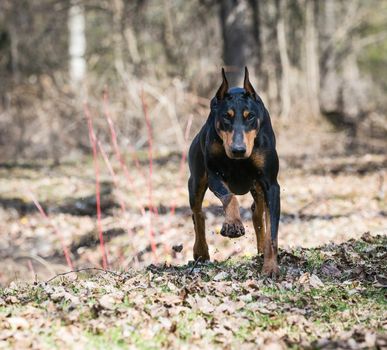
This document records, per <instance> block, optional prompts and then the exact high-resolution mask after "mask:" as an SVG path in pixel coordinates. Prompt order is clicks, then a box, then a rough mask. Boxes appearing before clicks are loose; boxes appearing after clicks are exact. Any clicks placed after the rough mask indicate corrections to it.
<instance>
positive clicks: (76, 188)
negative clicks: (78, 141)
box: [0, 133, 387, 349]
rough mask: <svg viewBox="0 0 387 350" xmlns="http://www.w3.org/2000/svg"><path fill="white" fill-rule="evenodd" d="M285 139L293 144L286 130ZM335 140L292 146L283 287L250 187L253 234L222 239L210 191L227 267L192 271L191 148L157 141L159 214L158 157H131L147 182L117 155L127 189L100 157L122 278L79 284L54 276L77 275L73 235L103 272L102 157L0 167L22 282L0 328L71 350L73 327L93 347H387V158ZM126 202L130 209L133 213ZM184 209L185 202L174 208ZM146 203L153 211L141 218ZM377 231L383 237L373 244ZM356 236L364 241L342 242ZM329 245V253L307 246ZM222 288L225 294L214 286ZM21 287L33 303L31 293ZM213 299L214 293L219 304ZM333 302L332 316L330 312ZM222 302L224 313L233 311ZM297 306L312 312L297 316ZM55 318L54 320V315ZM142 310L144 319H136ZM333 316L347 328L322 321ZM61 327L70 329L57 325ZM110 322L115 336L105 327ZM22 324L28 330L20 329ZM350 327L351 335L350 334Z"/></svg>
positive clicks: (284, 150)
mask: <svg viewBox="0 0 387 350" xmlns="http://www.w3.org/2000/svg"><path fill="white" fill-rule="evenodd" d="M279 134H280V135H279V137H280V138H281V137H282V138H283V139H284V138H285V136H286V134H285V135H283V134H282V135H281V133H279ZM277 136H278V135H277ZM310 137H311V139H312V138H313V135H311V136H310ZM330 137H331V139H327V140H325V141H324V143H323V144H322V145H321V144H318V145H316V144H313V142H311V143H310V144H309V143H307V142H306V143H305V145H306V144H307V146H300V147H298V148H294V147H293V148H291V147H287V144H286V142H284V141H280V143H279V153H280V160H281V171H280V178H279V182H280V185H281V196H282V214H281V223H280V231H279V246H280V248H281V255H280V264H281V271H282V274H281V276H282V277H280V279H279V281H277V282H275V283H274V282H270V281H269V282H267V281H264V280H262V279H261V277H260V275H259V271H260V266H261V263H262V261H261V260H262V258H261V257H256V243H255V234H254V231H253V225H252V222H251V212H250V206H251V203H252V199H251V198H250V196H249V195H246V196H242V197H240V203H241V213H242V218H243V221H244V224H245V228H246V231H247V232H246V235H245V236H244V237H241V238H239V239H236V240H230V239H226V238H224V237H222V236H220V235H219V231H220V228H221V225H222V221H223V213H222V209H221V208H220V206H219V201H218V200H217V199H216V198H215V197H214V195H212V193H210V192H207V194H206V198H205V201H204V207H205V213H206V217H207V221H206V232H207V238H208V243H209V246H210V255H211V258H212V260H213V261H214V263H212V264H210V265H206V266H202V265H197V266H196V267H195V266H193V265H192V262H191V263H190V265H186V264H187V263H188V262H189V261H190V260H192V246H193V239H194V233H193V225H192V220H191V213H190V209H189V207H188V194H187V190H186V181H187V177H188V174H187V171H188V170H187V167H185V168H184V169H185V170H184V171H183V172H182V173H181V172H180V170H179V166H180V165H179V164H180V160H181V156H180V154H179V153H176V154H175V153H169V154H161V153H160V152H158V151H157V149H155V156H154V167H153V174H152V192H153V196H152V197H153V198H152V205H153V206H154V207H155V208H157V213H156V211H155V213H152V214H151V213H150V211H149V196H148V192H149V182H148V180H147V175H148V160H147V153H146V152H144V154H142V153H139V154H138V157H139V159H140V163H141V168H136V167H135V166H134V165H133V164H132V163H131V161H130V159H131V157H130V155H128V156H127V164H128V165H129V170H130V174H131V176H132V177H133V182H134V190H133V189H132V190H131V189H130V186H129V185H128V183H127V182H126V180H125V177H124V176H123V174H122V172H121V171H120V167H119V165H118V162H113V164H114V168H115V170H116V172H117V174H119V178H118V186H117V187H116V186H114V183H113V181H112V178H111V176H110V175H109V173H108V171H107V170H106V168H105V165H104V163H103V160H102V159H100V160H99V164H100V169H101V192H102V226H103V231H104V238H105V245H106V250H107V256H108V263H109V269H110V270H112V271H116V272H117V273H119V276H118V275H117V276H116V275H111V274H107V275H105V274H103V273H102V275H100V274H99V275H94V277H89V278H85V276H83V277H78V278H77V277H76V275H75V274H74V275H70V277H69V279H68V278H66V277H65V278H64V279H62V278H58V279H55V280H54V281H53V282H50V283H49V284H48V285H47V284H44V283H43V284H42V283H41V281H44V280H48V279H50V278H51V277H53V276H55V275H56V274H58V273H61V272H65V271H68V270H69V268H68V267H67V266H66V261H65V258H64V254H63V251H62V246H61V237H63V240H64V243H65V245H66V246H67V247H68V248H69V250H70V252H71V258H72V260H73V262H74V265H75V268H77V269H79V268H87V267H97V268H99V267H101V251H100V246H99V241H98V231H97V224H96V223H97V221H96V209H95V202H96V199H95V174H94V168H93V160H92V158H91V157H83V158H82V159H78V160H76V161H66V162H63V163H62V164H60V165H53V166H51V165H50V164H48V163H46V162H42V161H36V162H28V163H19V164H11V163H7V164H1V165H0V219H1V220H0V235H1V240H0V259H1V261H2V268H1V271H0V286H1V287H4V288H5V287H7V286H9V284H10V283H12V284H11V288H10V289H9V288H8V289H6V290H3V292H2V297H0V324H1V325H2V326H1V327H0V328H2V329H4V332H0V341H4V342H3V343H2V344H8V345H9V344H17V342H18V341H21V342H22V343H21V344H24V343H23V342H24V341H27V342H30V343H28V344H29V346H33V345H34V344H35V346H36V344H39V346H38V347H39V348H44V347H47V348H50V346H51V345H52V346H53V344H54V345H55V346H57V347H59V348H60V347H62V348H63V346H65V345H66V347H72V346H75V345H76V344H70V343H69V344H65V343H66V340H65V339H66V338H67V335H72V334H73V335H74V337H75V338H73V340H74V339H78V340H79V341H81V342H85V344H86V343H88V344H94V345H92V346H91V347H90V348H105V346H106V344H110V343H111V342H113V343H114V346H113V345H112V347H113V348H114V347H118V348H119V347H121V346H122V347H124V346H126V345H128V344H131V345H133V346H136V347H139V348H146V349H148V348H152V346H153V347H160V346H165V347H172V348H173V347H174V346H183V345H184V344H188V343H195V344H197V345H198V346H201V347H202V346H208V344H212V345H213V347H216V346H218V345H219V344H223V345H224V344H227V346H228V347H231V348H232V347H233V346H235V345H236V344H238V342H242V343H245V345H246V346H247V345H248V344H250V345H251V348H255V347H254V346H257V345H261V346H263V345H264V344H266V343H265V342H269V343H270V342H271V341H272V340H273V339H275V343H276V344H277V345H278V346H280V347H279V348H281V347H283V346H289V345H295V346H307V345H308V344H309V345H310V344H315V345H316V344H318V343H316V342H317V341H318V340H319V339H320V340H321V339H325V338H327V339H333V338H334V339H336V340H335V341H337V342H338V343H334V342H333V343H332V341H328V342H326V344H325V343H324V344H325V345H326V346H327V348H329V346H333V347H331V348H335V344H336V345H337V344H340V341H341V340H340V339H342V341H344V342H348V341H350V339H354V340H353V341H354V342H355V343H356V342H357V343H359V344H363V345H364V344H365V345H364V346H366V345H367V344H368V345H370V344H371V345H372V346H379V345H378V344H384V345H385V344H386V342H385V340H383V339H385V338H383V336H382V334H385V332H386V324H385V323H383V317H382V315H383V312H384V314H385V311H386V304H385V301H384V302H383V299H384V297H385V295H383V293H384V289H383V286H384V287H385V286H386V271H385V264H384V268H383V264H382V261H383V259H384V261H385V259H386V232H387V215H386V213H387V201H386V194H385V193H386V186H387V185H386V168H387V157H386V156H385V155H383V154H380V153H367V152H363V153H360V154H358V153H356V154H351V153H350V152H342V151H336V149H333V148H332V149H331V148H330V142H332V143H333V142H334V140H336V141H337V138H336V136H334V135H333V136H330ZM283 139H282V140H283ZM295 149H296V150H297V151H295ZM112 159H113V156H112ZM30 193H33V194H34V195H35V196H36V198H37V199H38V200H39V202H40V204H41V205H42V207H43V208H44V210H45V211H46V212H47V214H48V216H49V219H48V220H47V219H44V218H43V217H42V216H41V215H40V214H39V212H38V211H37V209H36V207H35V205H34V204H33V202H32V201H31V197H30ZM120 198H121V199H123V202H124V203H125V205H126V206H127V210H126V212H125V213H123V212H122V210H121V208H120V205H119V202H120V201H119V199H120ZM174 205H176V210H175V213H174V214H171V207H173V206H174ZM141 207H144V208H145V214H141V210H140V209H141ZM150 222H152V224H151V226H150V224H149V223H150ZM54 227H56V228H57V230H55V229H54ZM150 228H152V230H153V231H154V241H155V245H156V251H155V252H152V249H151V239H150V234H149V233H150ZM366 232H369V233H370V234H368V233H367V234H365V233H366ZM58 233H59V234H58ZM364 234H365V235H364ZM376 235H380V237H379V238H372V237H374V236H376ZM361 237H363V238H362V239H360V238H361ZM349 239H355V240H352V241H350V242H348V243H345V244H344V245H339V244H340V243H342V242H347V241H348V240H349ZM330 242H333V243H334V244H333V245H329V244H330ZM321 245H325V246H324V248H318V249H305V248H315V247H320V246H321ZM301 247H302V248H301ZM144 268H147V269H146V270H144ZM383 269H384V270H383ZM135 271H139V272H137V274H136V272H135ZM184 276H185V277H184ZM216 276H217V277H216ZM61 281H62V282H61ZM332 281H333V282H332ZM24 282H35V286H34V287H33V286H32V285H29V286H30V287H26V286H25V285H24ZM58 282H59V283H58ZM77 283H79V285H78V284H77ZM208 283H209V284H208ZM343 283H344V284H343ZM150 287H155V288H150ZM293 287H294V288H293ZM23 288H24V289H23ZM214 288H215V290H218V289H219V290H218V292H216V293H215V294H214V292H213V289H214ZM230 288H231V289H230ZM152 290H153V291H152ZM140 291H141V293H140ZM298 291H299V292H300V293H298ZM144 293H145V294H144ZM149 293H150V294H149ZM254 293H255V294H254ZM56 294H57V297H53V295H54V296H55V295H56ZM132 294H133V295H132ZM148 294H149V295H148ZM20 295H24V296H25V297H23V298H21V299H20ZM144 295H145V298H144ZM210 296H211V297H212V298H214V299H208V298H210ZM102 297H103V298H102ZM207 297H208V298H207ZM101 298H102V299H101ZM187 298H188V299H187ZM224 298H225V299H224ZM73 299H74V300H75V301H76V302H75V301H74V300H73ZM140 299H141V300H140ZM223 299H224V300H226V302H223V301H224V300H223ZM221 300H222V302H220V301H221ZM320 301H321V304H320ZM74 303H75V304H74ZM138 303H144V305H142V304H141V305H142V306H143V307H144V308H142V311H139V310H137V309H138V308H133V307H132V306H133V305H135V304H136V305H137V304H138ZM242 304H243V305H242ZM355 304H357V306H356V308H355V306H354V305H355ZM138 305H139V304H138ZM138 305H137V306H138ZM221 305H223V306H221ZM320 305H322V308H323V310H320V311H318V309H319V306H320ZM22 306H23V307H22ZM285 306H286V310H285V309H284V307H285ZM222 307H223V308H225V309H224V310H223V309H222V310H220V309H221V308H222ZM227 308H230V310H228V309H227ZM292 308H297V310H301V309H304V311H303V312H301V311H300V312H295V313H294V312H293V311H294V310H293V309H292ZM332 308H333V309H332ZM261 309H262V310H263V311H262V310H261ZM136 310H137V311H136ZM214 310H217V313H216V314H215V316H214V314H213V312H214ZM238 310H240V311H238ZM242 310H243V311H242ZM292 310H293V311H292ZM305 310H306V311H305ZM308 310H309V311H308ZM365 310H367V311H368V310H372V312H373V315H374V316H375V315H376V316H375V317H372V320H371V317H369V318H367V320H368V321H367V320H366V321H364V320H363V318H364V317H368V316H367V315H369V314H368V313H365V312H366V311H365ZM129 311H130V312H129ZM317 311H318V312H319V313H317V314H316V312H317ZM132 312H134V313H135V315H134V314H133V315H132V314H131V313H132ZM47 313H49V314H50V315H51V316H50V318H49V319H45V316H44V315H47ZM222 313H223V314H225V315H226V320H227V322H225V323H224V322H223V321H221V320H220V319H219V318H218V316H219V315H220V314H222ZM32 314H33V316H31V315H32ZM60 315H62V316H63V317H62V316H60ZM211 315H212V316H211ZM310 315H314V316H313V317H314V318H312V319H311V318H310ZM316 315H317V316H316ZM132 316H133V322H132V323H131V322H129V323H125V322H127V317H132ZM234 318H236V319H235V320H234ZM289 318H290V319H291V320H290V319H289ZM334 318H335V319H337V318H338V319H339V321H338V323H340V325H338V326H337V327H336V325H335V324H334V325H332V326H331V328H330V329H329V327H328V326H323V327H320V326H321V323H324V322H325V323H326V322H328V323H329V322H331V321H330V320H331V319H332V320H333V319H334ZM32 319H34V320H35V321H36V322H38V323H39V322H41V323H39V324H41V326H39V327H43V329H46V330H44V331H43V333H39V332H38V330H36V332H38V333H36V336H34V337H32V338H30V339H29V340H28V339H26V337H25V336H24V335H23V334H25V333H26V332H27V333H28V332H30V331H31V332H33V333H34V332H35V331H34V328H33V327H35V326H32V325H31V324H30V323H31V322H30V321H31V320H32ZM54 319H55V320H56V321H54ZM116 319H118V320H119V321H117V322H116ZM125 320H126V321H125ZM35 321H34V322H35ZM84 321H85V322H86V323H85V325H84V328H82V327H83V326H82V322H84ZM234 321H235V322H236V323H238V327H237V328H235V322H234ZM363 321H364V324H363V325H362V323H363ZM50 322H53V324H51V325H49V323H50ZM55 322H56V323H55ZM141 322H145V323H144V324H146V325H147V326H149V328H147V332H148V333H147V334H145V333H144V334H143V332H145V330H141V329H140V328H141V327H142V326H141V327H140V324H141ZM38 323H37V324H38ZM54 323H55V324H54ZM37 324H36V325H37ZM300 325H301V326H302V330H300V329H299V328H300V327H301V326H300ZM317 325H320V326H317ZM49 326H50V327H51V326H53V327H54V328H51V329H56V330H57V331H55V334H57V335H58V334H62V335H60V336H57V335H56V336H54V335H53V333H52V332H51V331H50V332H51V333H50V332H48V330H47V329H48V328H47V327H49ZM79 327H81V329H80V328H79ZM106 327H107V328H106ZM138 327H140V328H138ZM203 327H204V328H203ZM206 327H207V328H206ZM105 328H106V329H108V331H107V332H106V333H105V332H103V331H102V330H103V329H105ZM204 329H207V330H209V332H207V331H204ZM16 330H20V331H21V332H20V333H18V335H16V336H15V331H16ZM258 330H259V332H260V333H259V332H258ZM289 330H292V332H293V331H294V332H293V333H292V332H290V333H289V332H288V331H289ZM345 330H347V331H349V330H351V332H352V333H351V332H349V333H346V335H345V334H344V333H343V332H344V331H345ZM23 332H24V333H23ZM203 332H204V333H203ZM257 332H258V333H257ZM262 332H263V333H262ZM273 332H274V333H273ZM356 332H358V333H356ZM285 333H286V334H287V335H286V337H285V336H284V335H285ZM34 334H35V333H34ZM259 334H261V335H262V338H259ZM270 334H271V335H270ZM273 334H275V336H273ZM338 334H339V335H340V336H338ZM343 334H344V335H343ZM356 334H357V335H356ZM18 337H19V338H18ZM192 337H193V338H192ZM257 337H258V338H257ZM340 337H341V338H340ZM356 337H357V338H356ZM343 339H344V340H343ZM63 341H64V342H65V343H63ZM303 341H304V342H305V343H302V342H303ZM187 342H188V343H187ZM259 342H261V343H259ZM313 342H314V343H313ZM378 342H379V343H378ZM383 342H384V343H383ZM113 343H111V344H113ZM357 343H356V344H357ZM25 344H27V343H25ZM31 344H32V345H31ZM216 344H218V345H216ZM267 344H268V343H267ZM324 344H323V343H321V344H320V345H321V346H323V345H324ZM345 344H347V343H345ZM215 345H216V346H215ZM325 345H324V346H325ZM368 345H367V346H368ZM219 347H222V346H220V345H219ZM189 348H190V349H191V348H193V347H189ZM247 348H248V347H247Z"/></svg>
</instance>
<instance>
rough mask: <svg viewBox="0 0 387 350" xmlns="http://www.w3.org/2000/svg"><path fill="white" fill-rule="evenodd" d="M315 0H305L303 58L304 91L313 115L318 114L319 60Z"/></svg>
mask: <svg viewBox="0 0 387 350" xmlns="http://www.w3.org/2000/svg"><path fill="white" fill-rule="evenodd" d="M315 10H316V7H315V0H306V9H305V58H306V91H307V96H308V103H309V108H310V111H311V113H312V115H313V116H317V115H318V114H319V102H318V96H319V87H320V75H319V61H318V52H317V50H318V45H317V40H318V38H317V33H316V27H315V23H316V18H315Z"/></svg>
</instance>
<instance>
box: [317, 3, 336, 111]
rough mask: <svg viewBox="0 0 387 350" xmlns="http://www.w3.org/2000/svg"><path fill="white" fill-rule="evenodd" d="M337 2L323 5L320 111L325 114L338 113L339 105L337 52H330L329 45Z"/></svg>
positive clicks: (334, 25)
mask: <svg viewBox="0 0 387 350" xmlns="http://www.w3.org/2000/svg"><path fill="white" fill-rule="evenodd" d="M335 4H336V2H335V0H326V1H325V2H324V4H323V9H322V11H323V14H322V21H321V22H322V26H321V27H322V28H321V29H320V32H321V45H320V46H321V47H322V50H321V51H322V55H321V57H320V71H321V75H320V109H321V110H322V111H323V112H330V111H336V110H337V108H338V104H339V98H338V97H339V94H340V93H339V87H340V86H339V85H340V82H339V79H338V75H337V72H336V66H337V59H336V51H335V49H333V50H328V49H327V46H328V43H329V42H330V41H331V40H332V37H333V35H334V33H335V30H336V8H335V7H336V6H335Z"/></svg>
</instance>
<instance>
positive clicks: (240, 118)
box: [188, 67, 280, 275]
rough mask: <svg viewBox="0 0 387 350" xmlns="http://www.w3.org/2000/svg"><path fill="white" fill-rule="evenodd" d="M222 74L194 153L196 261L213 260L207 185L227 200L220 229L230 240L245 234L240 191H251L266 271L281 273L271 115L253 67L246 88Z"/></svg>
mask: <svg viewBox="0 0 387 350" xmlns="http://www.w3.org/2000/svg"><path fill="white" fill-rule="evenodd" d="M222 76H223V82H222V85H221V86H220V87H219V89H218V91H217V93H216V96H215V97H214V98H213V99H212V100H211V111H210V115H209V117H208V119H207V121H206V123H205V124H204V126H203V127H202V129H201V130H200V132H199V133H198V134H197V135H196V136H195V138H194V140H193V141H192V144H191V147H190V150H189V156H188V162H189V168H190V172H191V176H190V178H189V181H188V188H189V201H190V206H191V209H192V212H193V215H192V218H193V222H194V228H195V244H194V248H193V255H194V259H195V260H198V259H200V260H202V261H205V260H209V259H210V256H209V253H208V246H207V242H206V236H205V218H204V214H203V212H202V202H203V198H204V194H205V192H206V190H207V188H208V187H209V188H210V190H211V191H212V192H213V193H214V194H215V196H216V197H218V198H219V199H220V201H221V202H222V204H223V209H224V211H225V221H224V223H223V226H222V229H221V232H220V233H221V235H222V236H225V237H229V238H236V237H240V236H243V235H244V234H245V229H244V227H243V224H242V221H241V217H240V213H239V205H238V200H237V198H236V196H235V195H242V194H246V193H247V192H249V191H250V193H251V194H252V196H253V199H254V202H253V205H252V206H251V210H252V211H253V223H254V229H255V233H256V236H257V248H258V253H263V254H264V263H263V270H262V272H263V273H264V274H266V275H275V274H277V273H278V264H277V246H278V243H277V242H278V239H277V233H278V223H279V217H280V187H279V185H278V182H277V174H278V168H279V164H278V156H277V152H276V149H275V147H276V141H275V136H274V132H273V128H272V126H271V121H270V116H269V113H268V111H267V109H266V108H265V106H264V104H263V102H262V100H261V98H260V97H259V96H258V94H257V93H256V92H255V90H254V88H253V86H252V85H251V83H250V80H249V72H248V70H247V67H246V68H245V78H244V84H243V89H242V88H239V87H234V88H231V89H229V88H228V82H227V78H226V74H225V72H224V69H222Z"/></svg>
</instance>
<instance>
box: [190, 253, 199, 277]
mask: <svg viewBox="0 0 387 350" xmlns="http://www.w3.org/2000/svg"><path fill="white" fill-rule="evenodd" d="M201 258H202V257H201V256H199V257H198V258H197V259H196V260H195V262H194V264H193V266H192V269H191V270H190V271H189V272H188V274H189V275H192V272H193V271H194V270H195V267H196V265H197V264H198V263H199V261H200V259H201Z"/></svg>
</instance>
